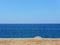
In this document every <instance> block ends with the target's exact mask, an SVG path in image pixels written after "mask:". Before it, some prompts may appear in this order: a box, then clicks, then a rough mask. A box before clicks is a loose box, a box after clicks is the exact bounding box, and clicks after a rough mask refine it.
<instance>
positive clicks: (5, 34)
mask: <svg viewBox="0 0 60 45" xmlns="http://www.w3.org/2000/svg"><path fill="white" fill-rule="evenodd" d="M35 36H41V37H43V38H60V24H0V38H33V37H35Z"/></svg>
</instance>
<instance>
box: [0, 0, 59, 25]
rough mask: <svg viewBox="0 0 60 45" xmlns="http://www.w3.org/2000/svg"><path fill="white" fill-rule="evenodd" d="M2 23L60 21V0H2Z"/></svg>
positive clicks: (0, 20)
mask: <svg viewBox="0 0 60 45" xmlns="http://www.w3.org/2000/svg"><path fill="white" fill-rule="evenodd" d="M0 23H37V24H38V23H60V0H0Z"/></svg>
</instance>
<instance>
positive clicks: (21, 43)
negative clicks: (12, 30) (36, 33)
mask: <svg viewBox="0 0 60 45" xmlns="http://www.w3.org/2000/svg"><path fill="white" fill-rule="evenodd" d="M0 45H60V39H0Z"/></svg>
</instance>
